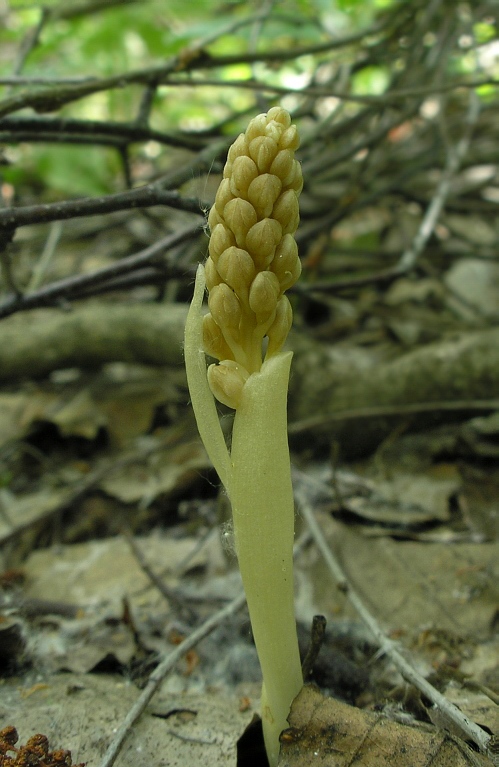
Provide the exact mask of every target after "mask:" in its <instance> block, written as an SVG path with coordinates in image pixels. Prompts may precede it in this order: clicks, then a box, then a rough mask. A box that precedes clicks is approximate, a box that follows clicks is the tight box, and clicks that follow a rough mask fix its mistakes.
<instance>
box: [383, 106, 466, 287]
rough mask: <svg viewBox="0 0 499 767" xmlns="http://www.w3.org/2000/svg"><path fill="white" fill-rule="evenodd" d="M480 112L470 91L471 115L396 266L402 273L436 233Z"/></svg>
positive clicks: (411, 267) (449, 153)
mask: <svg viewBox="0 0 499 767" xmlns="http://www.w3.org/2000/svg"><path fill="white" fill-rule="evenodd" d="M479 114H480V100H479V98H478V96H477V95H476V94H475V93H470V103H469V107H468V114H467V116H466V121H465V125H466V130H465V133H464V135H463V136H462V138H461V139H460V141H459V142H458V144H457V145H456V147H455V148H454V147H449V148H448V152H447V161H446V164H445V168H444V170H443V173H442V177H441V179H440V183H439V185H438V187H437V190H436V192H435V194H434V196H433V199H432V201H431V203H430V205H429V207H428V210H427V211H426V213H425V215H424V216H423V220H422V222H421V225H420V227H419V229H418V231H417V234H416V236H415V237H414V239H413V241H412V243H411V245H410V247H409V248H407V250H406V251H404V253H403V254H402V256H401V258H400V261H399V263H398V264H397V266H396V267H395V270H396V271H397V272H398V273H399V274H402V273H405V272H408V271H410V270H411V269H413V268H414V266H415V264H416V262H417V259H418V257H419V256H420V254H421V253H422V251H423V249H424V247H425V245H426V243H427V242H428V240H429V239H430V237H431V235H432V234H433V232H434V230H435V227H436V225H437V223H438V219H439V218H440V214H441V213H442V210H443V207H444V205H445V202H446V200H447V197H448V195H449V192H450V191H451V187H452V182H453V180H454V177H455V175H456V173H457V171H458V170H459V167H460V165H461V162H462V161H463V159H464V156H465V155H466V153H467V151H468V149H469V145H470V142H471V137H472V135H473V128H474V127H475V125H476V122H477V120H478V116H479Z"/></svg>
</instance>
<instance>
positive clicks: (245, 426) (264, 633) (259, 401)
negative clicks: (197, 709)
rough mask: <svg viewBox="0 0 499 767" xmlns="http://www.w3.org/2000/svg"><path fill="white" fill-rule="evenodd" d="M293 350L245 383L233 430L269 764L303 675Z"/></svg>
mask: <svg viewBox="0 0 499 767" xmlns="http://www.w3.org/2000/svg"><path fill="white" fill-rule="evenodd" d="M291 358H292V354H291V352H287V353H281V354H278V355H276V356H275V357H271V358H270V359H269V360H267V361H266V362H265V363H264V364H263V366H262V368H261V371H260V372H258V373H253V374H252V375H251V376H250V377H249V379H248V380H247V382H246V384H245V385H244V389H243V395H242V400H241V403H240V405H239V407H238V408H237V411H236V415H235V418H234V426H233V430H232V449H231V462H232V471H231V476H230V484H229V488H228V490H229V495H230V499H231V503H232V512H233V519H234V534H235V542H236V551H237V557H238V560H239V567H240V570H241V575H242V578H243V584H244V588H245V591H246V598H247V602H248V608H249V613H250V618H251V625H252V628H253V635H254V638H255V644H256V648H257V651H258V657H259V659H260V664H261V667H262V675H263V693H262V720H263V732H264V738H265V746H266V749H267V754H268V756H269V762H270V764H271V767H273V766H274V765H276V764H277V759H278V755H279V733H280V732H281V731H282V730H284V729H286V727H288V724H287V721H286V718H287V716H288V714H289V708H290V706H291V702H292V700H293V698H294V697H295V696H296V695H297V694H298V692H299V691H300V689H301V687H302V685H303V679H302V674H301V667H300V656H299V651H298V640H297V635H296V623H295V616H294V604H293V602H294V599H293V539H294V503H293V490H292V485H291V471H290V463H289V449H288V441H287V416H286V401H287V389H288V380H289V369H290V365H291Z"/></svg>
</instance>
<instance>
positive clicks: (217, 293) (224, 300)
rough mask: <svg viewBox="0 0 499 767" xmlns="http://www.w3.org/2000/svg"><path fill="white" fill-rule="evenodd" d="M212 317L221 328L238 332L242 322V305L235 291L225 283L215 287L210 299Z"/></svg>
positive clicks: (209, 305)
mask: <svg viewBox="0 0 499 767" xmlns="http://www.w3.org/2000/svg"><path fill="white" fill-rule="evenodd" d="M208 307H209V309H210V312H211V316H212V317H213V319H214V320H215V322H216V323H217V325H219V326H220V327H223V328H227V329H228V330H237V329H238V328H239V322H240V320H241V305H240V303H239V299H238V297H237V296H236V294H235V293H234V291H233V290H231V289H230V288H229V286H228V285H225V283H223V282H222V283H220V285H215V287H214V288H213V290H211V291H210V295H209V297H208Z"/></svg>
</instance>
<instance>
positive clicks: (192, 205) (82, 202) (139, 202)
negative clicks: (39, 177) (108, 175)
mask: <svg viewBox="0 0 499 767" xmlns="http://www.w3.org/2000/svg"><path fill="white" fill-rule="evenodd" d="M153 205H166V206H168V207H169V208H176V209H177V210H185V211H187V212H188V213H197V215H199V216H200V215H202V211H201V210H200V208H199V201H198V200H195V199H191V198H188V197H182V196H181V195H180V194H179V193H178V192H174V191H169V190H163V189H161V187H160V186H158V185H157V184H146V185H145V186H141V187H138V188H137V189H131V190H130V191H127V192H117V193H116V194H108V195H105V196H103V197H82V198H80V199H78V200H67V201H65V202H54V203H49V204H46V205H45V204H42V205H26V206H24V207H20V208H6V209H4V210H0V227H5V228H8V229H12V228H15V227H18V226H26V225H27V224H46V223H49V222H50V221H64V220H65V219H68V218H80V217H82V216H100V215H103V214H104V213H114V212H115V211H117V210H129V209H133V208H150V207H152V206H153Z"/></svg>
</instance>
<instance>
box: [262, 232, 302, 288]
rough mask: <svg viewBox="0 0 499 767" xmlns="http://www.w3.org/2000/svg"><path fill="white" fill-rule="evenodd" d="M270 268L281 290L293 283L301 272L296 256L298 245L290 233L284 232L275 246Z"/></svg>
mask: <svg viewBox="0 0 499 767" xmlns="http://www.w3.org/2000/svg"><path fill="white" fill-rule="evenodd" d="M270 269H271V270H272V271H273V272H274V274H275V275H276V277H277V279H278V280H279V284H280V286H281V292H284V291H285V290H288V288H290V287H291V285H294V284H295V282H296V280H297V279H298V277H299V276H300V274H301V261H300V259H299V257H298V245H297V244H296V240H295V238H294V237H293V235H292V234H286V235H284V237H283V238H282V240H281V241H280V243H279V245H278V246H277V248H276V252H275V255H274V258H273V260H272V263H271V265H270Z"/></svg>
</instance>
